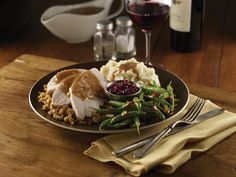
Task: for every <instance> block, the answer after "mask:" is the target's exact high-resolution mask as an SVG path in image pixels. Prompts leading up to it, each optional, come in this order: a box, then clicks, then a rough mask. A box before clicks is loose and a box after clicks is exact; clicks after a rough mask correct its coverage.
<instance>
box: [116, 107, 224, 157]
mask: <svg viewBox="0 0 236 177" xmlns="http://www.w3.org/2000/svg"><path fill="white" fill-rule="evenodd" d="M222 112H224V109H222V108H217V109H214V110H211V111H208V112H206V113H204V114H201V115H199V116H198V117H197V118H196V120H195V121H196V123H195V124H192V125H186V126H181V127H175V128H174V129H173V130H172V131H171V132H170V133H169V134H168V135H167V136H170V135H173V134H175V133H177V132H180V131H182V130H185V129H187V128H190V127H192V126H194V125H196V124H198V123H199V122H202V121H204V120H207V119H209V118H212V117H215V116H217V115H219V114H221V113H222ZM155 136H156V135H153V136H151V137H148V138H145V139H143V140H140V141H138V142H135V143H133V144H130V145H127V146H125V147H123V148H121V149H118V150H116V151H113V152H112V155H113V156H115V157H120V156H123V155H125V154H127V153H129V152H132V151H134V150H136V149H138V148H139V147H142V146H143V145H145V144H147V143H148V142H150V141H151V140H152V139H153V138H154V137H155Z"/></svg>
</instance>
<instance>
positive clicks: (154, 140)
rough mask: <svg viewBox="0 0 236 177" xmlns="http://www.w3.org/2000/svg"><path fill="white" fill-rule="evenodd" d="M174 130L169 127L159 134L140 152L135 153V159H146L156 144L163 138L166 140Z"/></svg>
mask: <svg viewBox="0 0 236 177" xmlns="http://www.w3.org/2000/svg"><path fill="white" fill-rule="evenodd" d="M172 129H173V128H172V127H171V126H168V127H167V128H165V129H164V130H163V131H161V133H158V134H157V135H156V136H155V137H154V138H153V139H152V140H151V141H150V142H148V143H147V144H146V145H144V146H143V147H142V148H141V149H140V150H138V151H136V152H134V154H133V157H134V158H136V159H140V158H142V157H144V155H145V154H146V153H147V152H148V151H149V150H150V149H151V148H152V147H153V145H154V144H156V143H158V142H160V141H161V140H162V139H163V138H165V137H166V136H167V135H168V133H169V132H171V130H172Z"/></svg>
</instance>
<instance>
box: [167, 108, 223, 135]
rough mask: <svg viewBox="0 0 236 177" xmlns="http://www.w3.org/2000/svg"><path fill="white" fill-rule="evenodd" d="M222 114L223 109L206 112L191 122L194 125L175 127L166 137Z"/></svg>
mask: <svg viewBox="0 0 236 177" xmlns="http://www.w3.org/2000/svg"><path fill="white" fill-rule="evenodd" d="M222 112H224V109H222V108H216V109H213V110H211V111H208V112H206V113H204V114H201V115H199V116H198V117H197V118H196V120H195V121H194V122H193V123H194V124H190V125H189V124H186V125H184V126H180V127H179V126H176V127H175V128H173V130H172V131H171V132H170V133H169V134H168V135H167V136H170V135H173V134H175V133H178V132H179V131H182V130H185V129H187V128H190V127H192V126H194V125H196V124H197V123H199V122H202V121H204V120H207V119H209V118H212V117H215V116H217V115H219V114H221V113H222Z"/></svg>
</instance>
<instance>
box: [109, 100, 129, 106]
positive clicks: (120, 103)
mask: <svg viewBox="0 0 236 177" xmlns="http://www.w3.org/2000/svg"><path fill="white" fill-rule="evenodd" d="M107 103H108V104H109V105H111V106H114V107H122V106H124V105H126V104H127V103H126V102H121V101H114V100H110V101H107Z"/></svg>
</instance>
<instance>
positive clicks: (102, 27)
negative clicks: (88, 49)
mask: <svg viewBox="0 0 236 177" xmlns="http://www.w3.org/2000/svg"><path fill="white" fill-rule="evenodd" d="M96 28H97V32H96V33H95V34H94V36H93V40H94V47H93V50H94V57H95V60H96V61H102V60H110V59H114V55H115V35H114V33H113V32H112V30H113V23H112V22H111V21H109V20H101V21H99V22H98V23H97V25H96Z"/></svg>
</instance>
